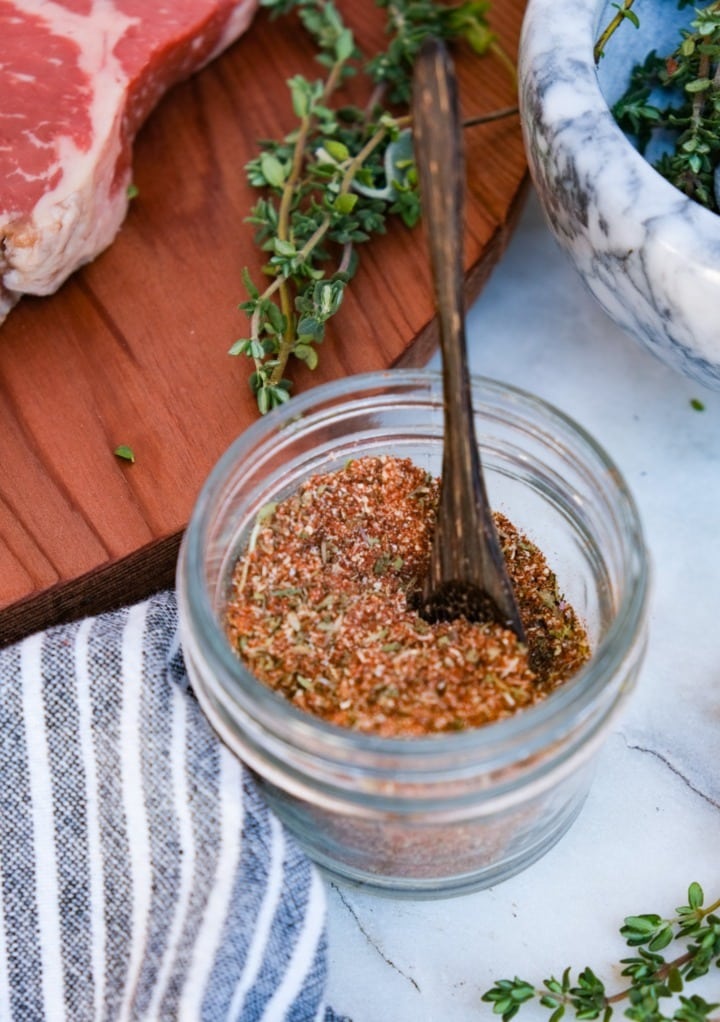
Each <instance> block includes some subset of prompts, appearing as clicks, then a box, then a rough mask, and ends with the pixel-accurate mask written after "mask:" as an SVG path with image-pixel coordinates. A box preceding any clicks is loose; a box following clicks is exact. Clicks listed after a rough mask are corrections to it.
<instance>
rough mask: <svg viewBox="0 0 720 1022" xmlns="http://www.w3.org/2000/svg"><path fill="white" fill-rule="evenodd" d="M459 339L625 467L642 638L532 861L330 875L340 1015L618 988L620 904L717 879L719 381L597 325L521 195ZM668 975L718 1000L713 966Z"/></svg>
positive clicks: (464, 1019) (671, 900)
mask: <svg viewBox="0 0 720 1022" xmlns="http://www.w3.org/2000/svg"><path fill="white" fill-rule="evenodd" d="M469 342H470V347H471V360H472V369H473V372H476V373H481V374H483V375H487V376H491V377H495V378H497V379H502V380H507V381H509V382H511V383H514V384H516V385H518V386H521V387H524V388H526V389H528V390H532V391H534V392H535V393H537V394H538V395H540V396H541V397H543V398H545V399H546V400H548V401H550V402H552V403H554V404H556V405H557V406H558V407H560V408H561V409H562V410H563V411H565V412H566V413H568V414H569V415H571V416H573V417H574V418H575V419H577V420H578V421H579V422H580V423H581V424H582V425H583V426H585V427H586V428H587V429H588V430H589V431H590V432H591V433H592V434H594V436H595V437H596V438H597V439H598V440H599V441H600V443H601V444H603V445H604V446H605V447H606V449H607V450H608V452H609V453H610V454H611V456H612V457H613V458H614V459H615V461H616V462H617V464H618V465H619V467H620V469H621V470H622V472H623V473H624V474H625V476H626V479H627V481H628V483H629V485H630V487H631V489H632V490H633V492H634V495H635V497H636V500H637V502H638V504H639V507H640V512H641V515H642V518H643V522H644V527H645V531H646V537H647V542H648V547H649V550H650V554H651V559H652V562H653V588H652V595H651V603H650V644H649V650H648V654H647V658H646V661H645V664H644V667H643V670H642V672H641V675H640V681H639V684H638V688H637V690H636V692H635V694H634V696H633V698H632V700H631V702H630V705H629V708H628V710H627V711H626V713H625V715H624V718H623V719H622V720H621V721H620V723H619V725H618V726H617V728H616V729H615V731H614V733H613V734H612V735H611V737H610V739H609V740H608V742H607V744H606V746H605V749H604V751H603V753H602V755H601V758H600V763H599V767H598V774H597V778H596V781H595V784H594V787H593V789H592V791H591V794H590V797H589V799H588V801H587V803H586V806H585V808H584V810H583V812H582V813H581V815H580V818H579V819H578V821H577V822H576V823H575V824H574V825H573V827H572V828H571V830H570V831H569V833H568V834H567V835H566V836H565V837H564V838H563V839H562V840H561V841H560V843H559V844H558V845H556V847H555V848H554V849H552V850H551V851H550V852H549V853H548V854H547V855H546V857H545V858H544V859H542V860H540V862H538V863H536V864H535V865H533V866H531V867H530V868H529V869H528V870H527V871H526V872H525V873H522V874H520V875H519V876H517V877H515V878H513V879H511V880H509V881H507V882H505V883H504V884H502V885H500V886H498V887H496V888H491V889H489V890H486V891H481V892H478V893H476V894H473V895H469V896H466V897H463V898H457V899H445V900H439V901H429V902H423V901H393V900H390V899H385V898H378V897H376V896H373V895H369V894H366V893H364V892H363V891H360V890H357V889H351V888H335V887H331V888H330V892H329V902H330V921H329V926H330V932H329V937H330V984H329V991H328V1000H329V1003H330V1004H332V1005H333V1007H334V1008H335V1010H336V1011H338V1012H344V1013H345V1014H347V1015H348V1016H349V1017H350V1018H351V1019H352V1020H353V1022H425V1020H427V1022H470V1020H477V1019H482V1018H485V1019H491V1018H493V1017H496V1016H493V1015H492V1013H491V1010H490V1007H489V1005H487V1004H483V1003H482V1002H481V1000H480V998H481V995H482V993H483V992H484V991H485V990H486V989H487V988H488V987H490V986H492V984H493V983H494V982H495V980H497V979H499V978H501V977H506V976H507V977H512V976H513V975H515V974H519V975H521V976H522V977H523V978H524V979H527V980H529V981H531V982H537V983H539V982H540V981H541V980H542V979H543V978H545V977H546V976H548V975H550V974H551V973H554V974H556V975H557V974H559V973H561V972H562V970H563V968H564V967H565V966H566V965H572V966H573V967H577V968H582V967H584V966H585V965H590V966H591V967H592V968H593V969H595V971H596V972H598V974H600V975H603V976H608V977H614V979H612V980H611V982H609V983H608V987H609V989H610V988H611V989H620V987H621V986H624V985H625V983H624V982H623V980H622V979H621V977H620V976H619V974H618V972H617V970H615V971H614V972H613V965H614V963H616V962H617V961H618V960H619V958H621V957H623V956H624V955H626V954H627V953H628V951H627V948H626V946H625V944H624V942H623V940H622V938H621V937H620V936H619V935H618V933H617V930H618V927H619V926H620V925H621V924H622V920H623V917H624V916H625V915H628V914H631V913H638V912H658V913H660V914H662V915H666V914H668V915H670V914H672V911H673V909H674V908H675V906H676V905H680V904H682V903H683V902H684V901H685V895H686V891H687V887H688V884H689V883H690V882H691V881H693V880H697V881H699V882H700V883H701V884H702V885H703V887H704V889H705V893H706V897H707V899H708V900H710V899H711V898H712V899H714V898H716V897H718V896H720V643H719V642H718V635H719V634H720V622H719V621H718V617H719V612H720V529H719V527H718V522H719V520H720V393H719V392H713V391H710V390H707V389H705V388H703V387H702V386H700V385H699V384H697V383H694V382H693V381H691V380H687V379H685V378H683V377H681V376H679V375H677V373H676V372H675V371H673V370H671V369H669V368H667V367H665V366H664V365H663V364H662V363H660V362H659V361H657V360H655V359H654V358H653V357H652V356H651V355H649V354H648V353H646V352H645V351H644V350H642V349H641V348H640V347H639V345H637V344H635V343H634V342H633V341H632V340H630V339H629V338H627V337H626V336H625V335H624V334H622V333H621V332H620V331H619V330H618V329H617V328H616V327H615V326H614V325H613V324H612V323H611V321H610V320H609V319H608V318H607V317H606V316H605V314H604V313H603V312H602V310H601V309H600V308H599V306H598V305H597V304H596V302H595V300H594V299H593V298H592V297H591V296H590V295H589V294H588V293H587V292H586V291H585V289H584V286H583V285H582V284H581V282H580V279H579V277H578V276H577V275H576V273H575V271H574V270H573V269H572V268H571V266H570V263H569V262H568V260H567V257H566V256H565V255H564V254H563V253H561V252H560V250H559V249H558V247H557V246H556V244H555V242H554V241H553V239H552V238H551V236H550V234H549V231H548V230H547V228H546V226H545V224H544V221H543V220H542V217H541V214H540V212H539V209H538V205H537V202H536V200H535V197H534V195H532V196H531V197H530V199H529V201H528V204H527V206H526V209H525V211H524V213H523V216H522V219H521V222H520V224H519V227H518V229H517V232H516V234H515V236H514V238H513V241H512V244H511V246H510V248H509V250H508V252H507V253H506V255H505V256H504V258H503V260H502V262H501V264H500V265H499V267H498V268H497V269H496V270H495V272H494V274H493V276H492V278H491V280H490V281H489V283H488V284H487V286H486V288H485V290H484V291H483V293H482V295H481V296H480V298H479V299H478V301H477V302H476V303H475V305H474V307H473V308H472V310H471V312H470V315H469ZM693 398H695V399H698V400H700V401H702V402H703V404H704V406H705V408H704V411H697V410H695V409H694V408H693V407H692V405H691V399H693ZM687 992H688V994H690V993H693V992H697V993H700V994H702V995H703V996H705V997H706V999H708V1000H716V1001H717V1000H720V979H718V973H717V971H716V972H715V974H714V976H712V975H711V976H709V977H706V978H705V980H703V981H700V982H698V983H694V984H692V985H691V986H690V987H689V988H688V991H687ZM620 1014H621V1013H619V1017H620ZM547 1017H548V1012H546V1011H544V1010H543V1009H535V1008H533V1009H529V1008H528V1009H524V1010H523V1011H522V1012H521V1014H520V1015H519V1016H518V1018H519V1020H520V1022H523V1019H527V1020H528V1022H531V1020H533V1019H539V1018H547Z"/></svg>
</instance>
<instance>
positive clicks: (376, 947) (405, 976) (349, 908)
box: [332, 884, 422, 993]
mask: <svg viewBox="0 0 720 1022" xmlns="http://www.w3.org/2000/svg"><path fill="white" fill-rule="evenodd" d="M332 887H333V889H334V890H335V892H336V893H337V896H338V897H339V899H340V901H341V902H342V905H343V907H344V908H345V909H346V911H347V912H348V913H349V915H350V916H351V918H352V919H353V921H354V923H355V925H356V926H357V928H358V930H359V931H360V933H362V935H363V937H364V938H365V940H366V941H367V942H368V944H369V945H370V947H371V948H372V949H373V951H375V952H376V953H377V954H378V955H379V956H380V958H382V960H383V961H384V962H385V964H386V965H389V966H390V968H391V969H393V970H394V971H395V972H397V974H398V975H399V976H402V978H403V979H404V980H407V982H408V983H411V984H412V985H413V986H414V987H415V989H416V990H417V992H418V993H421V992H422V991H421V990H420V985H419V983H418V982H417V980H415V979H413V977H412V976H408V974H407V973H406V972H403V971H402V969H401V968H399V967H398V966H397V965H396V964H395V962H393V961H392V959H391V958H388V956H387V955H386V954H385V953H384V951H383V950H382V948H381V947H379V945H378V944H377V943H376V941H374V940H373V938H372V935H371V934H369V933H368V931H367V930H366V929H365V927H364V926H363V924H362V922H361V920H360V916H359V915H358V914H357V912H356V911H355V909H354V908H353V906H352V905H351V904H350V902H349V901H348V899H347V898H346V896H345V893H344V891H343V890H342V888H341V887H339V886H338V885H337V884H332Z"/></svg>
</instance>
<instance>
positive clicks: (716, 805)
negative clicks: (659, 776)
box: [620, 732, 720, 809]
mask: <svg viewBox="0 0 720 1022" xmlns="http://www.w3.org/2000/svg"><path fill="white" fill-rule="evenodd" d="M620 736H621V738H622V739H623V741H624V742H625V746H626V748H627V749H629V751H630V752H641V753H643V754H644V755H647V756H652V757H653V758H654V759H657V760H659V762H660V763H662V764H663V766H666V767H667V768H668V770H669V771H670V772H671V773H672V774H674V775H675V777H677V778H678V780H680V781H682V783H683V784H684V785H685V786H686V787H687V788H688V789H689V790H690V791H692V793H693V794H694V795H697V796H698V798H701V799H702V800H703V801H704V802H707V804H708V805H709V806H712V807H713V809H720V802H718V801H716V800H715V799H714V798H713V797H712V796H711V795H709V794H708V793H707V792H705V791H703V790H702V789H701V788H698V787H697V785H696V784H693V782H692V781H691V780H690V778H689V777H688V776H687V775H686V774H684V773H683V772H682V770H680V769H679V767H677V766H676V765H675V764H674V763H673V762H672V760H670V759H668V757H667V756H664V755H663V754H662V753H661V752H658V750H657V749H651V748H649V747H647V746H644V745H638V744H637V743H633V742H631V741H630V740H629V739H628V737H627V735H625V734H623V733H622V732H620Z"/></svg>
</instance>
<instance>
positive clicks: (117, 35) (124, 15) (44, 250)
mask: <svg viewBox="0 0 720 1022" xmlns="http://www.w3.org/2000/svg"><path fill="white" fill-rule="evenodd" d="M257 4H258V0H159V2H157V0H0V40H1V42H0V322H2V320H3V319H4V317H5V315H6V314H7V312H8V310H9V309H10V308H11V307H12V305H13V304H14V303H15V302H16V301H17V300H18V299H19V298H20V296H21V295H22V294H25V293H29V294H35V295H45V294H50V293H52V292H53V291H55V290H56V289H57V288H58V287H59V286H60V284H62V283H63V281H64V280H65V279H66V278H67V277H68V276H69V274H71V273H72V272H73V271H74V270H75V269H77V267H78V266H81V265H82V264H83V263H86V262H88V261H89V260H90V259H93V258H94V257H95V256H96V255H97V254H98V253H99V252H101V251H102V249H104V248H105V247H106V246H107V245H109V244H110V242H111V241H112V240H113V238H114V237H115V234H116V232H117V230H118V228H119V227H120V225H121V223H122V221H123V219H124V217H125V213H126V211H127V204H128V198H127V189H128V185H129V183H130V180H131V170H132V168H131V156H132V152H131V147H132V142H133V139H134V137H135V135H136V133H137V130H138V128H139V127H140V125H141V124H142V122H143V120H144V119H145V118H146V117H147V115H148V114H149V113H150V111H151V110H152V108H153V107H154V106H155V105H156V103H157V102H158V100H159V99H160V97H161V96H162V95H163V94H164V93H165V92H166V91H167V89H168V88H169V87H170V86H171V85H174V84H175V83H176V82H178V81H180V80H182V79H184V78H187V77H188V76H189V75H191V74H192V73H193V72H194V71H197V70H198V69H199V68H200V67H202V66H203V65H204V64H206V63H207V62H208V61H210V60H212V59H213V58H214V57H215V56H217V54H219V53H220V52H221V50H223V49H224V48H225V47H226V46H228V45H229V44H230V43H231V42H233V41H234V40H235V39H236V38H237V37H238V36H239V35H240V34H241V33H242V32H244V30H245V29H246V28H247V26H248V25H249V23H250V20H251V18H252V16H253V14H254V12H255V10H256V8H257Z"/></svg>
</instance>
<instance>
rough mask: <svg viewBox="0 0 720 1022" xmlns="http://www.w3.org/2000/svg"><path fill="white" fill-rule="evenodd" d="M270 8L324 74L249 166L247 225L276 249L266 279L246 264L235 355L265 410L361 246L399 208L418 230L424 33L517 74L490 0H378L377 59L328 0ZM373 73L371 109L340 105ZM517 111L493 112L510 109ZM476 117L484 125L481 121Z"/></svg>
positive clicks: (317, 330)
mask: <svg viewBox="0 0 720 1022" xmlns="http://www.w3.org/2000/svg"><path fill="white" fill-rule="evenodd" d="M261 3H262V5H263V6H264V7H267V8H270V10H271V12H272V14H273V15H280V14H287V13H289V12H290V11H291V10H295V11H296V12H297V14H298V15H299V17H300V20H301V22H302V24H303V26H304V28H305V29H306V30H307V31H308V32H309V34H310V35H311V37H312V38H313V40H314V41H315V44H316V46H317V49H318V54H317V59H318V61H319V63H320V64H321V65H322V66H323V67H324V68H325V77H324V79H322V80H317V81H310V80H309V79H308V78H306V77H304V76H302V75H295V76H294V77H293V78H291V79H290V80H289V82H288V86H289V89H290V96H291V100H292V107H293V111H294V114H295V116H296V118H297V124H296V126H295V128H294V130H293V131H292V132H290V133H289V134H288V135H287V136H286V137H285V138H284V139H283V140H282V141H266V142H264V143H263V144H262V148H261V152H260V154H259V155H258V156H257V157H256V158H254V159H253V160H251V161H250V162H249V163H248V165H247V168H246V170H247V174H248V179H249V181H250V183H251V184H252V185H253V186H254V187H256V188H258V189H261V190H262V191H263V196H262V198H260V199H259V200H258V201H257V203H256V204H255V206H254V207H253V209H252V211H251V213H250V216H249V217H248V221H249V222H250V223H251V224H253V225H254V226H255V238H256V242H257V244H258V245H259V246H260V248H261V249H262V251H264V252H266V253H267V254H268V260H267V263H266V265H265V267H264V268H263V272H264V273H265V274H266V276H267V277H268V278H269V279H270V282H269V283H268V284H265V285H264V286H260V285H258V284H257V283H256V282H255V281H254V280H253V279H252V276H251V274H250V271H249V270H248V269H247V268H245V269H244V270H243V282H244V284H245V288H246V291H247V293H248V298H247V300H246V301H244V302H243V303H242V304H241V305H240V309H241V310H242V311H243V312H245V313H246V314H247V316H248V317H249V336H247V337H243V338H241V339H240V340H238V341H236V342H235V344H233V346H232V347H231V349H230V353H231V354H233V355H246V356H249V358H250V359H252V361H253V364H254V371H253V373H252V375H251V377H250V386H251V388H252V390H253V393H254V394H255V397H256V400H257V404H258V408H259V410H260V412H262V413H265V412H267V411H269V410H270V409H271V408H273V407H275V406H276V405H279V404H282V403H284V402H285V401H287V399H288V397H289V396H290V390H291V386H292V384H291V381H290V380H289V379H288V378H287V367H288V362H289V360H290V359H293V358H294V359H299V360H300V361H301V362H304V363H305V365H306V366H308V368H310V369H314V368H315V366H316V365H317V363H318V351H317V346H318V345H319V344H320V343H321V342H322V340H323V337H324V334H325V327H326V324H327V322H328V320H330V319H331V317H332V316H334V315H335V313H336V312H337V310H338V308H339V307H340V304H341V302H342V300H343V296H344V293H345V289H346V287H347V285H348V282H349V281H350V280H351V278H352V276H353V274H354V273H355V270H356V268H357V265H358V254H357V247H358V245H360V244H362V243H363V242H366V241H368V240H369V239H370V238H371V237H372V236H373V235H378V234H382V233H384V231H385V229H386V221H387V219H388V217H390V216H392V215H396V216H398V217H400V219H401V220H402V221H403V222H404V223H405V224H406V225H407V226H408V227H412V226H413V225H414V224H415V223H416V222H417V220H418V219H419V216H420V204H419V196H418V191H417V178H416V173H415V168H414V165H413V160H412V146H411V141H410V132H409V128H410V118H409V115H408V114H407V105H408V103H409V99H410V87H411V79H412V66H413V61H414V59H415V56H416V54H417V52H418V50H419V47H420V44H421V42H422V40H423V39H424V38H425V36H427V35H429V34H432V35H435V36H438V37H440V38H443V39H446V40H449V41H451V40H455V39H459V38H464V39H465V40H467V42H469V43H470V45H471V46H472V48H473V49H474V50H475V51H476V52H477V53H479V54H483V53H490V52H492V53H495V54H497V55H498V56H499V57H500V59H501V60H502V61H503V62H504V63H505V64H506V65H507V66H508V67H509V68H510V70H511V72H512V74H513V76H514V74H515V72H514V68H513V66H512V63H511V62H510V61H509V59H508V58H507V56H506V55H505V54H504V53H503V51H502V49H501V48H500V46H499V44H498V42H497V39H496V38H495V36H494V34H493V33H492V31H491V30H490V28H489V26H488V23H487V12H488V9H489V7H490V0H461V2H458V3H454V4H450V5H448V4H445V3H442V4H439V3H435V2H433V0H376V3H377V5H378V6H379V7H383V8H386V9H387V31H388V35H389V39H390V41H389V43H388V46H387V48H386V50H385V51H384V52H382V53H379V54H377V55H375V56H374V57H372V58H371V59H369V60H366V59H364V58H363V56H362V55H361V54H360V52H359V50H358V48H357V45H356V43H355V39H354V37H353V33H352V31H351V30H350V29H349V28H348V27H347V26H346V24H345V23H344V21H343V18H342V15H341V13H340V11H339V10H338V8H337V7H336V5H335V4H334V3H333V2H332V0H261ZM357 74H363V75H365V76H367V77H368V79H369V88H370V91H371V97H370V100H369V102H368V103H367V105H366V107H365V108H360V107H358V106H354V105H351V104H346V105H343V104H342V103H341V102H340V97H341V96H342V87H343V85H344V83H345V82H346V80H347V79H348V78H349V77H350V76H351V75H357ZM516 112H517V110H516V108H508V109H506V110H503V111H501V112H498V113H495V114H490V115H487V119H488V120H489V119H491V118H493V117H495V116H500V115H502V116H508V115H510V114H512V113H516ZM481 121H482V119H481V118H478V119H477V120H476V123H481Z"/></svg>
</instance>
